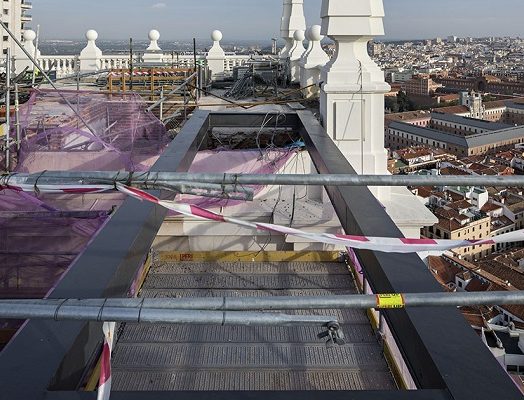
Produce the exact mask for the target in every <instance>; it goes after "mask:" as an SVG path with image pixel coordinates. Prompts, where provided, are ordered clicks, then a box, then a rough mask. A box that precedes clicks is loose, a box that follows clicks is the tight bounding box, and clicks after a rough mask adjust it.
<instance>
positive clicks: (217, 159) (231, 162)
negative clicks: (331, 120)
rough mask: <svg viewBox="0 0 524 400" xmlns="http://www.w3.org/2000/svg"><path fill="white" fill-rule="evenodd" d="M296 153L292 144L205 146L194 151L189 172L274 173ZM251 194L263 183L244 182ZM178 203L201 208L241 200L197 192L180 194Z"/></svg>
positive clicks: (262, 187) (261, 187)
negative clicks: (261, 147) (255, 147)
mask: <svg viewBox="0 0 524 400" xmlns="http://www.w3.org/2000/svg"><path fill="white" fill-rule="evenodd" d="M296 154H297V148H296V147H289V148H287V149H278V148H275V149H271V150H264V151H260V150H223V151H213V150H206V151H200V152H198V154H197V156H196V157H195V160H194V161H193V164H191V167H190V169H189V172H192V173H206V172H207V173H217V172H219V173H238V174H259V175H272V174H276V173H278V172H279V171H280V170H281V169H282V168H283V167H284V166H285V165H286V164H287V163H288V162H289V160H290V159H291V158H292V157H293V156H294V155H296ZM245 187H249V188H252V189H253V190H254V192H255V195H257V194H259V193H260V192H261V191H262V189H264V186H262V185H248V186H245ZM179 200H180V202H181V203H185V204H193V205H197V206H199V207H202V208H213V207H225V206H229V207H231V206H235V205H238V204H242V203H243V202H242V201H239V200H221V199H211V198H203V197H197V196H188V195H185V196H180V198H179Z"/></svg>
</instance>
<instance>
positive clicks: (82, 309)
mask: <svg viewBox="0 0 524 400" xmlns="http://www.w3.org/2000/svg"><path fill="white" fill-rule="evenodd" d="M105 303H107V301H105V300H97V301H91V302H90V303H89V304H87V303H84V304H79V303H77V304H73V303H69V302H67V301H66V302H64V301H62V302H57V301H45V300H43V301H41V302H39V303H37V302H33V303H31V304H30V303H23V302H20V303H14V302H13V303H11V302H5V303H4V302H2V303H0V316H1V317H2V318H7V319H46V320H54V321H111V322H128V323H167V324H191V325H199V324H212V325H220V326H230V325H234V326H297V325H300V326H318V327H323V326H327V324H330V323H335V324H336V323H337V318H336V317H332V316H308V315H304V316H302V315H287V314H279V313H262V312H229V311H206V310H195V311H187V310H177V309H168V308H158V309H157V308H152V307H149V306H140V307H134V308H129V307H128V308H126V307H112V306H108V305H107V304H105Z"/></svg>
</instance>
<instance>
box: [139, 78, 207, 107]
mask: <svg viewBox="0 0 524 400" xmlns="http://www.w3.org/2000/svg"><path fill="white" fill-rule="evenodd" d="M196 76H197V73H196V72H194V73H193V74H191V76H190V77H189V78H187V79H186V80H185V81H184V82H182V83H181V84H180V85H178V86H177V87H176V88H174V89H173V90H171V91H170V92H169V93H168V94H166V95H164V94H162V95H161V98H160V99H159V100H158V101H157V102H155V103H154V104H153V105H151V106H150V107H149V108H148V109H147V111H149V112H151V111H153V110H154V109H155V108H156V107H158V106H159V105H161V104H163V103H164V102H165V101H166V100H167V99H168V98H169V97H170V96H172V95H174V94H175V93H177V92H179V91H180V90H181V89H183V88H184V87H185V86H187V84H188V83H189V82H191V80H192V79H194V78H195V77H196ZM162 92H163V88H162Z"/></svg>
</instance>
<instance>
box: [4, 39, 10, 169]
mask: <svg viewBox="0 0 524 400" xmlns="http://www.w3.org/2000/svg"><path fill="white" fill-rule="evenodd" d="M5 87H6V91H5V141H6V147H5V169H6V170H7V171H10V170H11V49H10V48H9V47H8V48H7V50H6V56H5Z"/></svg>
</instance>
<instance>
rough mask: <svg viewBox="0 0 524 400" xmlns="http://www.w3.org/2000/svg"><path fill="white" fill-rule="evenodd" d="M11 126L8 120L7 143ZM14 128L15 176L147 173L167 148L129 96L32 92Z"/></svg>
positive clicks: (160, 131)
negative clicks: (47, 172) (17, 145)
mask: <svg viewBox="0 0 524 400" xmlns="http://www.w3.org/2000/svg"><path fill="white" fill-rule="evenodd" d="M66 100H67V101H66ZM67 102H69V104H70V105H72V106H73V108H74V110H73V109H72V108H71V107H70V106H69V105H68V104H67ZM75 111H76V112H75ZM77 114H78V115H77ZM15 124H16V121H15V120H14V117H12V130H11V135H12V136H13V137H15V135H16V128H15ZM20 127H21V136H22V146H21V151H20V156H19V159H18V161H17V162H16V161H15V162H16V171H18V172H38V171H42V170H55V171H56V170H69V171H74V170H84V171H89V170H97V171H105V170H121V169H125V170H128V171H147V170H149V168H150V167H151V166H152V165H153V163H154V162H155V160H156V159H157V158H158V155H159V154H160V153H161V152H162V151H163V149H164V148H165V147H166V145H167V144H168V143H169V137H168V135H166V129H165V127H164V125H163V124H162V122H161V121H160V120H158V118H156V117H155V116H154V115H153V114H152V113H151V112H148V111H147V105H146V103H145V102H144V100H143V99H142V98H141V97H140V96H139V95H137V94H134V93H129V94H107V93H103V92H90V91H60V92H57V91H52V90H35V91H33V92H32V94H31V96H30V98H29V101H28V102H27V103H25V104H24V105H22V106H21V107H20ZM0 167H1V166H0Z"/></svg>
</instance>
